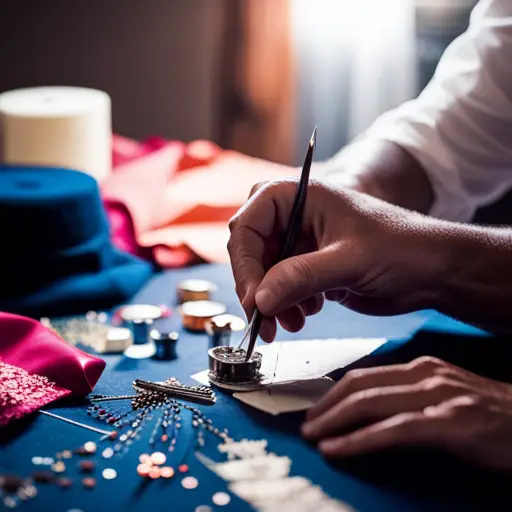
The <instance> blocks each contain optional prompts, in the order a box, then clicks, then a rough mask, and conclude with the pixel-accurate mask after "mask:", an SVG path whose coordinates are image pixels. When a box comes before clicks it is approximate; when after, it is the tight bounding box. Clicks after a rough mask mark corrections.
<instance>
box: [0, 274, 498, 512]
mask: <svg viewBox="0 0 512 512" xmlns="http://www.w3.org/2000/svg"><path fill="white" fill-rule="evenodd" d="M184 278H206V279H209V280H211V281H213V282H215V283H216V284H217V285H218V286H219V289H218V292H217V293H216V296H215V299H217V300H219V301H222V302H224V303H225V304H226V305H227V306H228V309H229V311H230V312H232V313H235V314H241V313H242V312H241V309H240V306H239V304H238V301H237V298H236V295H235V292H234V285H233V279H232V276H231V271H230V269H229V268H228V267H224V266H212V265H204V266H198V267H194V268H189V269H182V270H174V271H169V272H165V273H163V274H160V275H158V276H156V277H155V278H154V279H153V280H152V281H151V282H150V283H149V284H148V285H147V286H146V288H145V289H143V290H142V291H141V292H140V293H139V295H138V296H137V297H135V298H134V302H139V303H141V302H144V303H154V304H168V305H170V306H172V307H174V306H175V285H176V283H177V282H178V281H180V280H182V279H184ZM159 323H160V327H168V328H171V329H175V330H178V331H180V332H181V337H180V341H179V345H178V355H179V357H178V359H177V360H175V361H170V362H158V361H154V360H132V359H126V358H123V356H107V357H106V358H105V359H106V360H107V363H108V366H107V370H106V371H105V373H104V374H103V376H102V377H101V379H100V381H99V383H98V385H97V387H96V389H95V392H97V393H105V394H120V393H121V394H122V393H130V392H131V383H132V381H133V379H134V378H144V379H151V380H163V379H166V378H169V377H170V376H175V377H177V378H178V379H179V380H181V381H182V382H184V383H191V382H192V381H191V379H190V375H192V374H193V373H195V372H197V371H200V370H202V369H204V368H206V366H207V356H206V351H207V348H208V341H207V337H206V336H205V335H202V334H192V333H188V332H186V331H183V330H182V329H181V326H180V318H179V315H178V314H176V315H173V316H172V317H171V318H168V319H165V320H160V321H159ZM419 329H421V330H420V332H419V333H417V334H415V333H416V332H417V331H418V330H419ZM278 337H279V339H282V340H287V339H299V338H301V339H307V338H327V337H387V338H389V339H390V340H392V341H390V343H388V344H387V345H386V346H384V347H382V348H381V349H380V350H378V351H377V354H375V355H372V356H370V357H368V358H365V359H364V360H363V361H362V362H361V363H360V364H366V365H369V364H381V363H389V362H395V361H403V360H410V359H412V358H413V357H416V356H418V355H420V354H424V353H426V354H437V355H440V356H442V357H445V358H447V359H449V360H453V361H454V362H457V363H459V364H462V365H465V366H467V367H469V368H471V369H476V370H480V371H481V373H483V374H489V375H495V374H496V373H498V374H499V372H500V371H501V372H502V373H503V372H506V371H507V368H506V367H507V365H506V364H505V361H506V360H505V359H504V356H498V355H497V354H498V353H499V351H500V350H502V348H503V347H504V346H505V344H504V343H503V340H498V339H495V338H491V337H488V336H487V335H485V334H484V333H481V332H480V331H478V330H476V329H474V328H471V327H467V326H465V325H463V324H460V323H457V322H454V321H452V320H450V319H447V318H445V317H443V316H441V315H438V314H436V313H434V312H428V311H426V312H419V313H414V314H409V315H403V316H399V317H392V318H390V317H388V318H386V317H383V318H373V317H367V316H362V315H358V314H356V313H353V312H351V311H348V310H346V309H344V308H341V307H340V306H338V305H336V304H331V303H329V304H326V306H325V308H324V310H323V311H322V313H320V314H318V315H316V316H315V317H311V318H309V319H308V322H307V325H306V327H305V328H304V330H303V331H302V332H301V333H299V334H295V335H291V334H288V333H285V332H284V331H280V332H279V334H278ZM411 337H413V339H412V341H407V340H410V339H411ZM506 350H508V349H506ZM341 374H342V372H339V374H338V375H337V377H339V376H341ZM498 376H499V375H498ZM218 395H219V396H218V401H217V404H216V405H215V406H213V407H203V410H205V412H206V413H207V414H208V416H210V417H211V418H212V419H213V420H214V422H215V423H216V424H218V425H219V426H221V427H223V428H224V427H227V428H228V429H229V431H230V434H231V435H232V436H233V437H234V438H249V439H267V440H268V442H269V450H271V451H273V452H275V453H277V454H282V455H288V456H289V457H291V459H292V460H293V464H292V473H293V474H296V475H301V476H304V477H307V478H309V479H310V480H311V481H313V482H314V483H315V484H318V485H320V486H321V487H322V488H323V489H324V491H325V492H326V493H328V494H329V495H331V496H333V497H336V498H338V499H341V500H343V501H345V502H347V503H349V504H350V505H351V506H352V507H354V509H356V510H360V511H375V510H378V511H387V510H389V511H397V510H445V509H446V510H448V509H450V510H459V509H463V508H464V509H465V510H467V509H470V510H477V509H478V510H489V509H496V508H498V505H497V502H499V499H498V498H497V496H499V492H500V489H501V487H497V488H496V486H497V485H498V483H497V480H499V479H498V477H495V476H492V478H491V477H488V475H486V474H484V473H480V472H476V473H475V472H474V471H473V469H472V468H469V467H468V466H466V465H463V464H460V463H457V462H454V461H452V460H451V459H449V458H448V457H447V456H444V455H442V454H433V453H425V452H414V453H413V452H410V451H409V452H407V453H396V452H393V453H388V454H381V455H378V456H372V457H365V458H361V459H357V460H354V461H351V462H350V463H342V464H330V463H328V462H326V461H325V460H324V459H323V458H322V457H321V456H320V455H319V454H318V452H317V451H316V450H315V448H314V447H313V446H309V445H308V444H306V443H305V442H304V441H303V440H302V439H301V437H300V435H299V433H298V429H299V425H300V423H301V419H302V415H301V414H289V415H282V416H277V417H270V416H269V415H266V414H263V413H260V412H258V411H255V410H253V409H251V408H249V407H247V406H245V405H243V404H241V403H240V402H238V401H237V400H235V399H233V398H232V397H230V396H229V395H226V394H222V393H218ZM85 409H86V407H85V404H77V403H71V404H69V403H67V404H66V405H65V406H64V407H63V406H59V407H54V408H53V409H52V410H53V411H54V412H57V413H59V414H62V415H64V416H66V417H68V418H72V419H75V420H78V421H82V422H88V423H90V424H94V425H96V426H102V425H104V424H103V423H100V422H99V421H97V420H94V419H92V418H90V417H88V416H87V414H86V410H85ZM191 430H192V427H191V426H190V425H189V424H188V425H187V424H184V427H183V435H184V436H187V435H192V431H191ZM146 436H149V433H148V432H145V433H144V435H143V437H146ZM97 437H98V436H97V435H95V434H91V433H89V432H87V431H84V430H82V429H80V428H77V427H75V426H72V425H68V424H65V423H62V422H59V421H56V420H54V419H52V418H49V417H46V416H42V415H38V414H36V415H35V416H34V417H33V418H31V419H29V420H27V421H23V422H21V423H18V424H15V425H14V426H12V427H11V428H9V429H6V430H5V431H4V432H2V438H3V439H2V453H1V459H0V460H1V466H3V468H2V469H3V470H8V471H11V472H14V473H21V474H26V475H29V474H31V473H32V472H33V471H34V469H36V468H35V467H34V466H33V465H32V463H31V458H32V457H33V456H52V455H53V454H54V453H56V452H57V451H60V450H62V449H66V448H69V449H72V448H75V447H77V446H79V445H80V444H81V443H83V442H85V441H88V440H91V439H93V440H94V439H96V438H97ZM139 442H140V443H142V444H141V445H140V446H143V447H144V446H147V439H144V438H143V439H141V440H140V441H137V442H136V443H135V444H134V445H133V446H132V448H131V449H130V450H129V452H128V453H127V454H126V455H124V456H123V458H122V459H115V458H114V459H111V460H109V461H106V460H100V461H99V463H98V468H97V470H96V476H97V477H98V478H97V482H98V484H97V487H96V488H95V489H94V490H92V491H87V490H84V489H83V488H82V486H81V485H80V477H81V475H79V473H78V471H77V469H76V464H77V462H76V458H74V459H72V460H70V461H69V462H68V469H67V474H68V475H70V476H71V477H72V478H73V480H74V487H73V488H72V489H70V490H62V489H59V488H57V487H56V486H43V485H40V486H39V487H38V489H39V494H38V496H37V497H36V498H35V499H33V500H30V501H29V502H26V503H24V504H23V505H22V507H20V508H21V509H25V510H27V511H29V510H37V511H52V512H60V511H63V512H65V511H67V510H70V509H80V510H83V511H84V512H99V511H103V510H105V511H117V510H127V511H132V510H133V511H149V510H151V511H156V510H180V511H181V510H183V511H194V509H195V507H197V506H198V505H202V504H204V505H210V506H212V507H213V508H214V509H215V510H227V511H228V510H251V508H250V507H249V506H248V505H247V504H245V503H243V502H241V501H240V500H238V499H236V498H233V500H232V501H231V503H230V504H229V505H228V506H226V507H222V508H221V507H219V508H215V507H214V506H213V505H212V503H211V497H212V494H213V493H214V492H216V491H219V490H225V489H226V485H225V483H224V482H222V481H221V480H220V479H219V478H218V477H216V476H215V475H213V474H212V473H211V472H210V471H209V470H207V469H206V468H205V467H203V466H202V465H201V464H200V463H199V462H198V461H197V460H196V459H195V458H194V457H193V456H191V457H189V458H188V460H187V463H188V464H189V466H190V474H192V475H194V476H195V477H197V478H198V480H199V487H198V488H197V489H196V490H192V491H190V490H185V489H183V488H182V487H181V485H180V484H179V479H178V478H176V477H175V478H173V479H172V480H170V481H167V482H164V481H156V482H149V485H143V484H142V483H141V482H142V481H141V479H140V477H138V475H137V474H136V471H135V468H136V465H137V457H138V455H139V454H140V453H141V451H143V450H142V449H140V448H138V447H137V443H139ZM104 467H114V468H115V469H116V470H117V472H118V477H117V478H116V479H115V480H111V481H104V480H103V479H102V478H101V469H102V468H104ZM82 476H83V475H82ZM486 479H487V480H489V481H490V482H491V484H492V485H494V487H495V489H494V491H492V494H491V495H489V494H488V493H487V494H486V495H483V493H482V495H481V493H480V492H479V490H480V489H481V484H482V482H483V481H484V480H486ZM469 482H473V483H469ZM491 498H493V499H494V502H493V503H492V504H491V503H490V500H491ZM497 500H498V501H497Z"/></svg>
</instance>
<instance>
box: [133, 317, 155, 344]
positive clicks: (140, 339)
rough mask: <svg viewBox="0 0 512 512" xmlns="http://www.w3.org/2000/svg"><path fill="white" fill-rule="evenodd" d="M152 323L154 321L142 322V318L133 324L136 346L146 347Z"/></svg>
mask: <svg viewBox="0 0 512 512" xmlns="http://www.w3.org/2000/svg"><path fill="white" fill-rule="evenodd" d="M152 323H153V320H150V319H146V320H142V319H140V318H137V319H135V320H133V321H132V322H131V328H132V334H133V344H134V345H144V344H145V343H148V342H149V340H150V336H149V330H150V327H151V324H152Z"/></svg>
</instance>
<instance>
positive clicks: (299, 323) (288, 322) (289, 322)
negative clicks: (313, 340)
mask: <svg viewBox="0 0 512 512" xmlns="http://www.w3.org/2000/svg"><path fill="white" fill-rule="evenodd" d="M277 321H278V322H279V324H280V325H281V327H282V328H283V329H286V330H287V331H288V332H299V331H300V330H301V329H302V328H303V327H304V324H305V323H306V316H305V315H304V311H303V310H302V308H301V307H300V306H293V307H291V308H289V309H287V310H286V311H283V312H282V313H281V314H280V315H279V316H278V317H277Z"/></svg>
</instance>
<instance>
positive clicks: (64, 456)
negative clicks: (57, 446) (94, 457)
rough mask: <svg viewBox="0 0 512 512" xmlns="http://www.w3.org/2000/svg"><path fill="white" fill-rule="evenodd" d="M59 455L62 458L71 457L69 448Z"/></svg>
mask: <svg viewBox="0 0 512 512" xmlns="http://www.w3.org/2000/svg"><path fill="white" fill-rule="evenodd" d="M61 455H62V458H63V459H71V457H72V456H73V454H72V452H71V450H64V451H63V452H62V454H61Z"/></svg>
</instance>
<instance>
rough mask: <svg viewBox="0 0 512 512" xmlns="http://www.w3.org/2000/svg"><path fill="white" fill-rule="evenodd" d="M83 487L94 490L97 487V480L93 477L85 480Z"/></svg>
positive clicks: (83, 480)
mask: <svg viewBox="0 0 512 512" xmlns="http://www.w3.org/2000/svg"><path fill="white" fill-rule="evenodd" d="M82 485H83V486H84V487H85V488H86V489H94V487H96V479H95V478H91V477H87V478H83V479H82Z"/></svg>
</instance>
